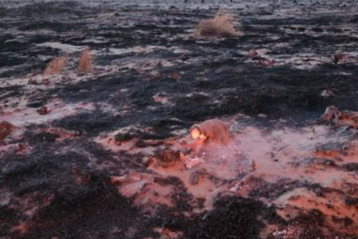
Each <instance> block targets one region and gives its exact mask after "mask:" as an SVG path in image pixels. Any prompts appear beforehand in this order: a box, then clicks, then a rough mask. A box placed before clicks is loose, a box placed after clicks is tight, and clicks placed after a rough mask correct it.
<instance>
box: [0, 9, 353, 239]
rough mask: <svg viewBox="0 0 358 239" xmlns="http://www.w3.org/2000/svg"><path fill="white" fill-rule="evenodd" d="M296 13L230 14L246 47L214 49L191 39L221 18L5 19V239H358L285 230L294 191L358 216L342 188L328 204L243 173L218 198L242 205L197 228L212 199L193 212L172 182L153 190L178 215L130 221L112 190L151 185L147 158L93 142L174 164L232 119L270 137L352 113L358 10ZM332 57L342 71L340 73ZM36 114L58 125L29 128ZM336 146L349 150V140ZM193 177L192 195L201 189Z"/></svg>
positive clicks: (79, 13)
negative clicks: (173, 143) (130, 183)
mask: <svg viewBox="0 0 358 239" xmlns="http://www.w3.org/2000/svg"><path fill="white" fill-rule="evenodd" d="M296 10H297V11H298V13H299V14H294V15H291V13H290V12H287V11H288V10H287V9H280V8H278V9H276V11H273V12H271V11H267V12H263V9H257V11H255V10H252V9H249V8H242V7H241V6H240V7H237V9H234V10H233V12H234V14H235V16H236V17H237V18H238V19H240V22H241V28H240V30H241V31H242V32H244V35H243V36H241V37H236V38H220V39H216V38H214V39H210V38H209V39H207V38H203V39H198V38H195V37H194V36H193V31H194V29H195V28H196V27H197V25H198V23H199V21H200V19H202V18H208V17H211V16H213V15H214V14H215V13H216V11H217V8H209V9H205V8H203V9H191V8H186V7H183V6H173V7H162V8H153V7H152V6H149V7H139V6H132V7H124V6H115V7H113V6H102V7H88V6H84V5H82V4H79V3H75V2H62V3H39V4H32V5H27V6H22V7H18V8H11V9H8V10H7V11H3V10H0V66H1V68H0V84H1V85H0V103H1V108H0V110H1V113H0V121H2V120H3V119H2V118H4V120H6V121H9V122H10V123H12V124H13V125H14V126H15V127H17V129H16V130H14V131H17V130H18V131H21V135H20V136H18V135H17V136H16V135H15V136H14V137H10V138H9V139H8V140H7V141H6V144H5V145H3V146H2V148H1V149H0V157H1V159H0V167H1V170H0V237H2V238H190V239H191V238H252V239H254V238H265V236H266V237H267V238H302V239H312V238H323V237H324V238H357V237H356V234H355V233H357V232H358V230H354V229H349V227H350V226H351V224H353V221H354V219H351V218H349V217H346V218H343V217H342V218H341V217H336V216H335V215H333V216H332V218H333V219H332V221H334V222H335V223H337V224H339V225H342V226H341V228H340V229H339V230H333V229H332V228H328V230H327V228H325V229H324V230H323V229H322V230H321V228H320V227H322V225H324V221H325V219H324V216H323V214H324V213H323V212H321V211H320V209H310V210H307V211H299V212H298V214H297V217H295V218H285V215H282V214H280V213H279V210H280V206H278V205H279V204H280V203H277V202H281V201H280V200H281V199H282V197H284V196H285V195H286V194H287V193H291V192H294V191H295V190H296V189H299V190H301V189H302V190H307V191H309V193H312V195H314V197H318V198H319V197H325V196H326V195H328V194H332V193H336V194H338V195H345V205H346V206H347V207H356V205H357V198H358V193H357V192H356V191H354V190H353V189H354V185H351V184H349V182H346V184H345V185H347V189H335V190H333V187H326V186H324V185H323V186H322V185H320V184H315V183H314V182H309V181H305V180H301V179H288V178H284V176H283V178H282V179H280V180H278V181H275V182H269V181H267V180H266V179H264V178H259V177H250V173H247V172H244V173H242V174H238V176H237V179H235V180H234V179H225V180H223V181H222V183H223V184H225V183H227V184H229V183H232V184H235V183H236V182H237V180H239V181H240V180H241V179H242V180H244V181H243V182H244V184H246V185H248V186H247V188H248V189H247V188H245V187H244V186H243V187H242V188H240V187H241V186H240V187H238V188H240V189H238V190H241V191H240V193H241V194H240V193H239V194H238V195H233V194H232V193H222V192H221V193H219V194H218V195H217V196H216V198H215V203H214V204H213V208H211V209H210V210H202V211H200V210H199V212H197V211H196V210H197V209H205V206H204V205H203V204H204V201H205V198H201V197H195V196H193V195H192V194H191V193H190V192H189V190H188V189H187V187H186V185H185V183H184V182H183V181H181V179H180V178H179V177H176V176H175V175H173V176H170V177H163V176H162V175H160V176H158V174H154V175H155V176H154V179H153V181H152V183H153V184H155V185H159V186H160V187H163V188H168V187H170V188H174V189H175V192H174V193H173V194H171V195H170V198H169V199H170V202H172V203H173V206H167V205H165V203H163V204H158V205H156V207H155V208H154V209H153V210H154V213H153V211H151V210H152V208H151V210H149V211H145V210H144V211H143V210H141V209H142V208H141V207H138V206H136V204H135V203H138V199H137V198H136V197H135V196H133V195H132V196H125V195H124V194H125V193H123V192H121V187H122V186H118V185H114V184H113V180H112V179H113V178H112V177H125V176H126V175H130V174H131V173H133V172H135V173H137V174H140V175H142V176H141V177H146V176H143V175H147V174H151V173H153V172H152V170H151V169H150V168H148V164H149V163H148V161H145V160H146V158H145V156H147V155H143V153H142V152H136V153H134V154H131V153H129V152H126V150H121V151H119V152H113V151H112V150H110V149H108V148H105V147H103V146H102V145H101V144H100V143H98V141H96V140H97V139H98V137H106V136H107V135H109V134H111V133H113V132H115V135H114V138H113V140H114V141H118V142H122V141H130V140H132V139H134V140H136V142H135V143H136V144H135V145H136V147H137V148H146V147H147V146H148V145H147V144H148V141H149V140H154V143H152V145H154V147H156V149H157V151H156V152H158V151H159V152H160V151H161V150H170V149H169V148H170V143H168V142H167V141H166V140H169V139H171V138H174V139H177V138H180V137H182V136H183V133H182V132H186V130H187V129H188V128H189V127H190V126H191V125H192V124H194V123H197V122H200V121H203V120H206V119H211V118H224V119H226V118H230V117H232V116H234V115H240V117H242V118H240V120H241V121H240V127H241V128H240V127H239V131H238V132H240V130H241V129H244V128H245V126H246V125H249V126H252V125H254V126H255V127H258V128H259V129H262V130H263V131H265V133H266V134H269V133H270V132H271V131H273V130H275V129H281V128H285V127H291V128H293V129H296V128H298V127H305V126H310V125H311V124H316V123H317V124H318V125H321V122H319V117H320V115H321V114H322V113H323V112H324V110H325V108H326V107H327V106H329V105H335V106H337V107H338V108H339V109H344V110H351V111H358V105H357V104H355V103H354V102H357V101H358V94H357V92H358V84H357V82H356V81H357V75H358V68H357V62H358V61H357V57H358V53H357V52H355V49H356V47H357V40H358V34H357V33H358V25H357V24H358V23H357V21H356V18H357V16H356V15H355V14H354V10H353V9H351V10H349V11H348V9H344V8H342V9H334V7H333V6H330V5H322V6H320V5H318V6H316V9H314V10H311V11H313V12H314V14H313V13H312V12H309V13H308V12H307V11H306V9H305V8H304V7H302V6H301V7H297V9H296ZM347 11H348V13H347ZM84 46H90V47H91V50H92V52H93V58H94V66H95V69H94V71H93V72H92V73H91V74H89V75H85V76H80V75H78V74H77V73H76V71H77V62H78V58H79V53H80V50H81V49H82V47H84ZM250 50H256V51H257V53H258V54H257V56H250V55H249V51H250ZM64 52H68V53H69V54H70V58H71V59H70V61H69V62H68V64H67V65H66V67H65V69H64V71H63V72H62V73H61V74H60V75H59V76H52V75H48V76H44V75H43V74H42V72H43V70H44V69H45V67H46V64H47V63H48V62H49V61H50V60H51V59H53V58H54V57H57V56H59V55H61V54H62V53H64ZM337 52H339V53H342V54H344V55H345V57H344V58H343V59H342V60H340V61H338V62H336V64H335V62H334V61H333V59H334V57H333V55H334V54H337ZM49 105H50V106H51V105H52V106H51V107H50V106H49ZM44 106H47V107H49V108H50V110H51V113H50V114H49V115H48V116H41V115H37V113H36V109H38V108H40V107H44ZM61 107H62V108H61ZM66 107H68V108H66ZM21 110H25V111H26V112H25V114H24V115H22V116H20V115H18V114H17V112H22V111H21ZM61 110H63V112H67V111H69V112H70V113H69V114H67V113H66V114H65V113H64V114H62V113H61V112H62V111H61ZM66 110H67V111H66ZM56 111H57V112H58V115H56ZM32 113H35V114H36V116H37V118H36V119H35V118H33V117H32ZM12 114H14V115H12ZM53 114H55V116H52V115H53ZM44 117H49V118H44ZM45 119H47V120H45ZM122 129H126V130H124V131H123V132H122V131H120V132H117V131H118V130H122ZM340 130H341V131H342V129H341V128H338V129H337V128H334V127H333V126H332V132H330V134H331V135H335V134H337V135H338V136H339V137H345V136H344V135H343V134H344V132H343V133H342V132H341V131H340ZM343 131H344V130H343ZM178 132H179V133H178ZM337 132H338V133H337ZM345 132H346V134H350V136H351V138H349V139H350V140H354V139H356V132H355V131H354V129H345ZM342 135H343V136H342ZM338 136H337V138H338ZM155 140H156V141H155ZM258 147H259V146H258ZM317 150H320V149H317ZM128 151H130V150H128ZM155 156H156V157H158V154H157V155H155ZM163 157H164V156H163ZM178 158H180V157H178ZM175 160H176V159H175ZM175 160H174V159H173V161H175ZM267 160H273V161H275V160H277V159H275V155H271V156H267ZM277 161H279V160H277ZM327 162H328V163H327ZM293 167H297V168H299V167H304V168H307V169H310V167H317V168H319V169H318V171H319V170H321V169H320V167H324V168H325V169H326V170H331V169H332V168H333V169H334V170H337V171H341V172H346V173H352V175H353V174H354V173H356V172H357V163H354V162H342V160H341V159H339V158H329V157H328V158H325V159H321V158H320V159H315V158H304V159H300V158H298V159H297V160H296V161H295V163H294V165H293ZM197 173H198V175H199V176H197V177H198V178H199V179H197V180H196V181H198V180H199V181H200V180H201V177H206V176H202V175H208V174H209V173H208V172H206V171H203V172H201V171H198V172H197ZM207 177H209V178H211V180H212V181H220V180H221V179H218V177H217V176H215V175H209V176H207ZM120 180H122V179H120ZM194 181H195V180H194ZM240 183H241V181H240ZM240 185H241V184H240ZM118 187H119V190H118ZM143 187H144V188H145V187H146V186H143ZM123 188H124V187H122V189H123ZM246 190H247V191H246ZM120 192H121V193H120ZM157 194H159V195H160V192H156V191H155V193H154V194H153V197H157V196H158V195H157ZM263 198H264V200H263ZM296 198H299V196H297V195H293V196H291V199H292V200H293V201H294V200H295V199H296ZM267 201H268V202H270V203H271V205H269V204H270V203H269V204H267V203H266V202H267ZM281 206H282V205H281ZM282 207H284V206H282ZM327 207H328V206H327ZM292 208H293V209H292V210H296V208H295V207H294V206H292ZM267 225H275V229H274V230H273V231H274V232H273V231H270V230H267V231H266V233H267V234H265V233H264V231H265V230H264V229H265V227H266V226H267ZM158 228H164V229H165V230H164V229H163V230H159V229H158ZM347 228H348V229H347ZM280 233H281V234H280ZM285 233H286V234H285ZM290 233H291V234H290ZM290 236H291V237H290Z"/></svg>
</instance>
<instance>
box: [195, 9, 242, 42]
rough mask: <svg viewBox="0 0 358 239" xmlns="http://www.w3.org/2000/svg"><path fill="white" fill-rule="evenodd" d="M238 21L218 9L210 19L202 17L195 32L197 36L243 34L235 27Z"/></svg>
mask: <svg viewBox="0 0 358 239" xmlns="http://www.w3.org/2000/svg"><path fill="white" fill-rule="evenodd" d="M237 25H238V23H237V22H235V19H234V16H233V15H232V14H231V13H227V12H224V11H221V10H219V11H218V12H217V13H216V15H215V17H214V18H212V19H204V20H201V21H200V23H199V27H198V30H197V31H196V33H195V36H197V37H237V36H241V35H243V33H242V32H240V31H238V30H236V29H235V26H237Z"/></svg>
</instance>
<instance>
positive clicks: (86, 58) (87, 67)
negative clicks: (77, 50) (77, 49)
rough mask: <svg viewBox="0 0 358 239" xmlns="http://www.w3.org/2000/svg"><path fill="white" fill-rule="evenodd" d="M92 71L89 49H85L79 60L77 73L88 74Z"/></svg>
mask: <svg viewBox="0 0 358 239" xmlns="http://www.w3.org/2000/svg"><path fill="white" fill-rule="evenodd" d="M91 70H92V56H91V49H90V48H89V47H86V48H85V49H83V51H82V54H81V58H80V61H79V64H78V72H79V73H80V74H86V73H89V72H90V71H91Z"/></svg>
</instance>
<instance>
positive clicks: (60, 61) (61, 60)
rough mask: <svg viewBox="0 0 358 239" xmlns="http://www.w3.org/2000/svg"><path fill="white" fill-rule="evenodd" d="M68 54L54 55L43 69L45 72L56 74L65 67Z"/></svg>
mask: <svg viewBox="0 0 358 239" xmlns="http://www.w3.org/2000/svg"><path fill="white" fill-rule="evenodd" d="M68 58H69V56H68V54H66V55H64V56H60V57H56V58H55V59H52V61H50V62H49V63H48V64H47V66H46V69H45V74H51V75H53V74H58V73H60V71H61V70H62V69H63V68H64V67H65V65H66V63H67V61H68Z"/></svg>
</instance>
